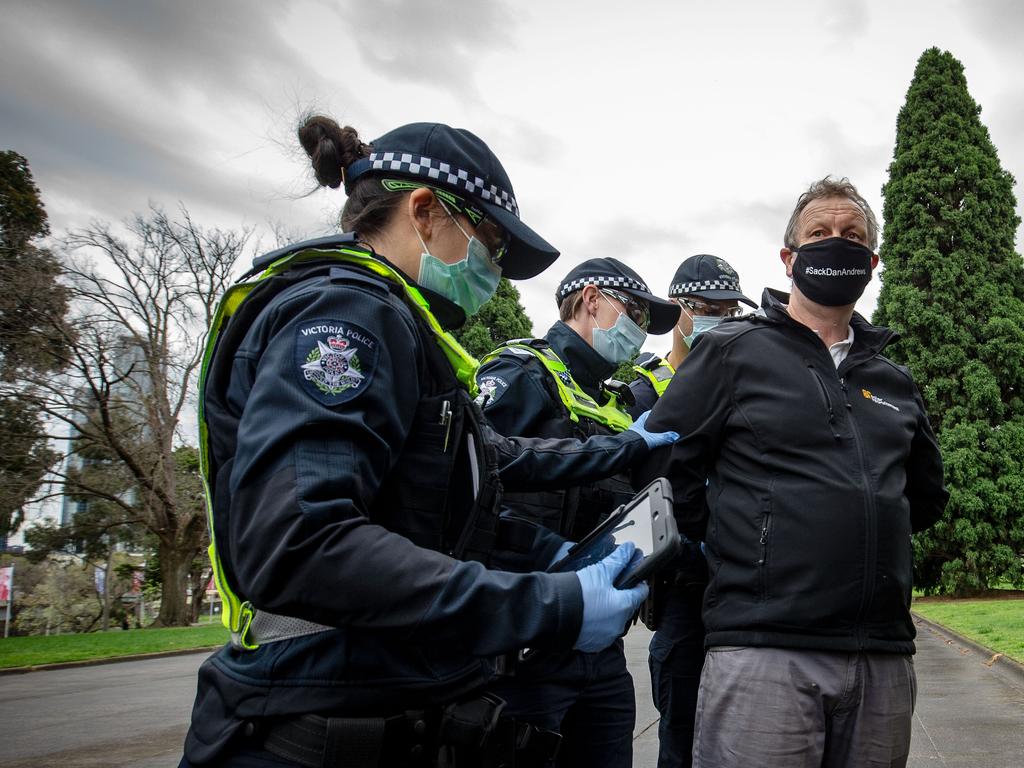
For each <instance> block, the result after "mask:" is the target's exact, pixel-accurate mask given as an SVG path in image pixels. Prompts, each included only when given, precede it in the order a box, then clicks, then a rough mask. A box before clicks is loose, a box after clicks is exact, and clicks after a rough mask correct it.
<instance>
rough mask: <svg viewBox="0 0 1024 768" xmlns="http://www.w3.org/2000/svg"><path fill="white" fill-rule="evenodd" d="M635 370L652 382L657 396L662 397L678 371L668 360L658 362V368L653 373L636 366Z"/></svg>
mask: <svg viewBox="0 0 1024 768" xmlns="http://www.w3.org/2000/svg"><path fill="white" fill-rule="evenodd" d="M633 370H634V371H636V372H637V373H638V374H640V375H641V376H643V377H644V378H646V379H647V380H648V381H649V382H651V386H652V387H654V392H655V394H657V395H658V397H661V396H662V395H663V394H665V390H666V389H668V385H669V382H671V381H672V377H673V376H675V374H676V369H675V368H673V367H672V365H671V364H670V363H669V362H668V361H667V360H658V367H657V368H655V369H654V370H653V371H652V370H650V369H649V368H644V367H643V366H640V365H634V366H633Z"/></svg>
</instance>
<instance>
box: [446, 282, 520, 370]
mask: <svg viewBox="0 0 1024 768" xmlns="http://www.w3.org/2000/svg"><path fill="white" fill-rule="evenodd" d="M532 335H533V323H532V322H530V318H529V317H527V316H526V310H525V309H523V305H522V304H520V303H519V291H518V290H517V289H516V287H515V286H514V285H512V283H510V282H509V281H508V280H506V279H505V278H502V279H501V282H500V283H498V290H497V292H496V293H495V294H494V296H492V297H491V300H490V301H488V302H487V303H486V304H484V305H483V306H482V307H480V311H479V312H477V313H476V314H475V315H473V316H472V317H471V318H469V320H467V321H466V324H465V325H464V326H462V328H460V329H459V330H458V331H457V332H456V333H455V337H456V338H457V339H458V340H459V343H460V344H462V346H464V347H465V348H466V350H467V351H468V352H469V353H470V354H471V355H474V356H476V357H482V356H483V355H486V354H487V353H488V352H490V351H491V350H493V349H494V348H495V347H497V346H498V345H499V344H501V343H502V342H503V341H508V340H509V339H522V338H527V337H529V336H532Z"/></svg>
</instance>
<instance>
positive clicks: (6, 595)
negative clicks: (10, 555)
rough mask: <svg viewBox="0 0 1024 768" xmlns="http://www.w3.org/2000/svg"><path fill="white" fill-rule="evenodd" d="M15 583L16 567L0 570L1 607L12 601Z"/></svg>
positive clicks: (6, 567) (8, 566) (11, 566)
mask: <svg viewBox="0 0 1024 768" xmlns="http://www.w3.org/2000/svg"><path fill="white" fill-rule="evenodd" d="M13 581H14V566H13V565H7V566H4V567H3V568H0V605H4V604H6V603H8V602H9V601H10V599H11V586H12V582H13Z"/></svg>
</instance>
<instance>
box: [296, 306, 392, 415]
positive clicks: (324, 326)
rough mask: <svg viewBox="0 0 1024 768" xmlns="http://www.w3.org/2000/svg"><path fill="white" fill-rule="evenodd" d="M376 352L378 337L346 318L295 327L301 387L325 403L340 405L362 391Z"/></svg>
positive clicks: (374, 361) (370, 374)
mask: <svg viewBox="0 0 1024 768" xmlns="http://www.w3.org/2000/svg"><path fill="white" fill-rule="evenodd" d="M379 354H380V341H379V340H378V339H377V337H376V336H374V335H373V334H371V333H370V332H369V331H367V330H366V329H364V328H362V327H361V326H358V325H356V324H355V323H350V322H347V321H345V320H309V321H307V322H305V323H302V324H301V325H299V326H298V327H297V328H296V329H295V366H296V368H297V373H298V375H299V378H300V379H301V381H302V387H303V389H305V390H306V392H307V393H308V394H309V395H311V396H312V397H314V398H315V399H317V400H319V401H320V402H321V403H323V404H324V405H340V404H341V403H345V402H348V401H349V400H353V399H354V398H356V397H358V396H359V395H360V394H361V393H362V392H363V391H365V390H366V388H367V386H368V385H369V383H370V380H371V379H372V378H373V373H374V369H375V368H376V366H377V359H378V357H379Z"/></svg>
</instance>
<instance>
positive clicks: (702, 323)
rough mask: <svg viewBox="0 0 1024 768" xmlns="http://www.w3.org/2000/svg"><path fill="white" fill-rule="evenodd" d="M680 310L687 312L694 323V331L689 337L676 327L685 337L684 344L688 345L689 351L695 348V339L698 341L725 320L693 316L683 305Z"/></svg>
mask: <svg viewBox="0 0 1024 768" xmlns="http://www.w3.org/2000/svg"><path fill="white" fill-rule="evenodd" d="M679 308H680V309H682V310H683V312H686V316H687V317H688V318H690V322H691V323H693V331H691V332H690V335H689V336H687V335H686V334H684V333H683V331H682V330H681V329H680V328H679V326H678V325H677V326H676V332H677V333H678V334H679V335H680V336H682V337H683V343H684V344H686V347H687V349H689V348H690V347H692V346H693V340H694V339H696V338H697V337H698V336H700V335H701V334H702V333H704V332H705V331H710V330H711V329H712V328H714V327H715V326H716V325H718V324H719V323H721V322H722V321H723V320H724V319H725V318H724V317H705V316H704V315H691V314H690V313H689V312H688V311H687V309H686V307H685V306H684V305H682V304H680V305H679Z"/></svg>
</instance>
